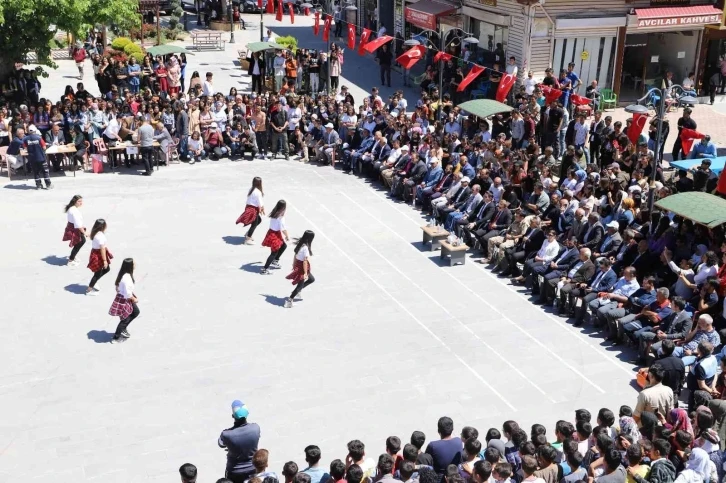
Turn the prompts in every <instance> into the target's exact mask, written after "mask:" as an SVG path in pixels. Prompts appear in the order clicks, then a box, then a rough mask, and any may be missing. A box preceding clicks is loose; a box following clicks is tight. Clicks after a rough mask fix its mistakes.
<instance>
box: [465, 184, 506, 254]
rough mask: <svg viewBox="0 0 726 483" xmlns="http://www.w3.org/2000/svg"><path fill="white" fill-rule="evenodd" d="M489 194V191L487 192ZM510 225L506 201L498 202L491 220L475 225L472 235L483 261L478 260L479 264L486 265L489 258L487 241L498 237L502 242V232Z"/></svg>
mask: <svg viewBox="0 0 726 483" xmlns="http://www.w3.org/2000/svg"><path fill="white" fill-rule="evenodd" d="M487 193H490V194H492V193H491V191H487ZM492 201H494V195H493V194H492ZM511 224H512V212H511V211H509V202H508V201H506V200H499V203H498V204H497V209H496V211H495V212H494V213H493V214H492V219H491V220H489V221H488V222H486V223H485V224H483V225H477V226H476V227H475V228H474V230H472V234H473V235H474V236H475V237H476V239H477V241H478V242H479V246H480V247H481V250H482V253H483V254H484V257H485V258H484V259H483V260H479V262H480V263H486V262H487V261H488V260H487V258H486V257H488V256H489V253H490V252H489V240H491V239H492V238H495V237H499V238H501V239H502V240H503V239H504V236H503V235H501V233H502V232H503V231H505V230H506V229H508V228H509V226H510V225H511Z"/></svg>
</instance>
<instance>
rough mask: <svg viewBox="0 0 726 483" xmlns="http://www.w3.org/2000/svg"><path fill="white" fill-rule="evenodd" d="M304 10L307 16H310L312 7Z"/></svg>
mask: <svg viewBox="0 0 726 483" xmlns="http://www.w3.org/2000/svg"><path fill="white" fill-rule="evenodd" d="M304 12H305V16H306V17H307V16H309V15H310V7H305V10H304Z"/></svg>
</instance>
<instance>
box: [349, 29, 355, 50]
mask: <svg viewBox="0 0 726 483" xmlns="http://www.w3.org/2000/svg"><path fill="white" fill-rule="evenodd" d="M348 48H349V49H354V48H355V25H353V24H352V23H349V24H348Z"/></svg>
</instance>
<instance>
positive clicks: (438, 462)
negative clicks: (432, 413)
mask: <svg viewBox="0 0 726 483" xmlns="http://www.w3.org/2000/svg"><path fill="white" fill-rule="evenodd" d="M438 433H439V436H440V437H441V439H439V440H438V441H431V442H430V443H429V445H428V446H427V447H426V453H427V454H429V455H431V457H432V458H433V460H434V465H433V466H434V471H435V472H436V474H438V475H439V476H442V477H443V476H444V475H445V474H446V468H447V466H449V465H458V464H459V463H461V450H462V448H463V444H462V442H461V438H459V437H458V436H452V434H453V433H454V421H453V420H452V419H451V418H449V417H446V416H444V417H442V418H439V423H438Z"/></svg>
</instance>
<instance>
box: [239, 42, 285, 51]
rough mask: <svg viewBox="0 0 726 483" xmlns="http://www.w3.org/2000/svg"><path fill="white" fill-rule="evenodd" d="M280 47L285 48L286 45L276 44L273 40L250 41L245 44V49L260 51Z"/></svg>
mask: <svg viewBox="0 0 726 483" xmlns="http://www.w3.org/2000/svg"><path fill="white" fill-rule="evenodd" d="M270 49H280V50H285V49H287V47H285V46H284V45H280V44H276V43H275V42H251V43H249V44H247V50H249V51H250V52H260V51H262V50H270Z"/></svg>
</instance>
